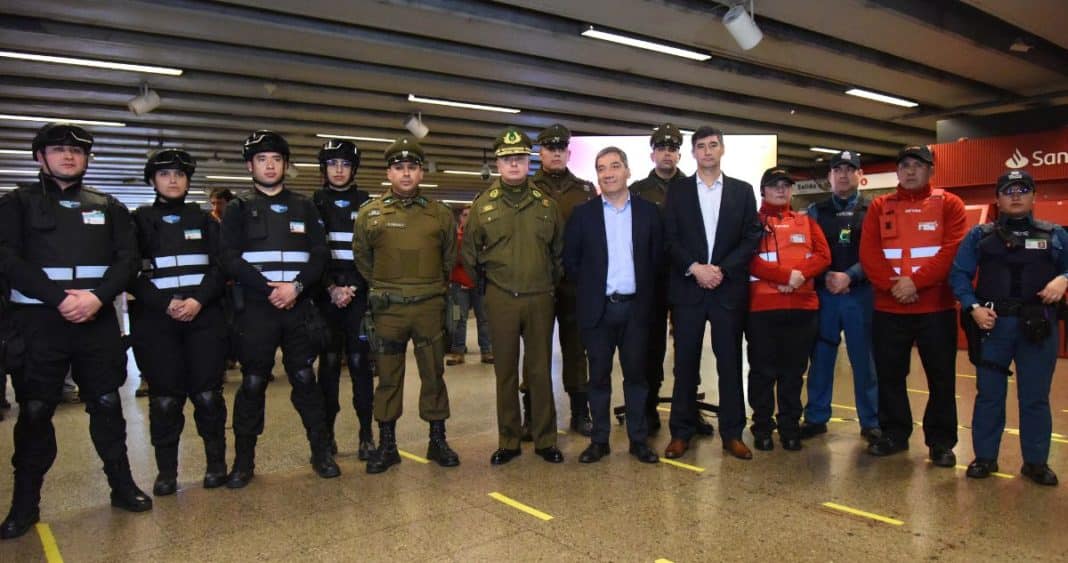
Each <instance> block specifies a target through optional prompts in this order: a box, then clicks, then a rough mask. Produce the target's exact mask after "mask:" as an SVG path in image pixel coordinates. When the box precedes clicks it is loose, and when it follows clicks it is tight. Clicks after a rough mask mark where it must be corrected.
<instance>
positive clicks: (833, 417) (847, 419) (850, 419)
mask: <svg viewBox="0 0 1068 563" xmlns="http://www.w3.org/2000/svg"><path fill="white" fill-rule="evenodd" d="M856 421H857V419H855V418H838V417H837V416H832V417H831V418H829V419H828V420H827V422H856Z"/></svg>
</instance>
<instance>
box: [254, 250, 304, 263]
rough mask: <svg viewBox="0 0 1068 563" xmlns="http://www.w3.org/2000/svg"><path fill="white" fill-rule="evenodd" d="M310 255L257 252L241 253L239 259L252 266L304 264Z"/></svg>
mask: <svg viewBox="0 0 1068 563" xmlns="http://www.w3.org/2000/svg"><path fill="white" fill-rule="evenodd" d="M309 257H310V255H309V254H308V253H307V252H303V251H287V252H282V251H280V250H258V251H255V252H242V253H241V258H244V259H245V261H246V262H249V263H252V264H267V263H270V262H286V263H290V262H291V263H301V264H303V263H306V262H307V261H308V258H309Z"/></svg>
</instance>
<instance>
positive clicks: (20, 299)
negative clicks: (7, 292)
mask: <svg viewBox="0 0 1068 563" xmlns="http://www.w3.org/2000/svg"><path fill="white" fill-rule="evenodd" d="M11 302H12V303H21V304H22V305H44V302H42V301H41V300H40V299H34V298H33V297H29V296H27V295H25V294H24V293H22V292H21V291H19V290H17V289H12V290H11Z"/></svg>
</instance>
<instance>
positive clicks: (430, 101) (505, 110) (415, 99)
mask: <svg viewBox="0 0 1068 563" xmlns="http://www.w3.org/2000/svg"><path fill="white" fill-rule="evenodd" d="M408 101H409V102H422V103H424V104H435V105H439V106H449V107H454V108H465V109H477V110H482V111H498V112H501V113H519V111H520V110H517V109H515V108H506V107H501V106H487V105H484V104H469V103H467V102H454V101H451V100H439V99H436V98H422V97H419V96H416V95H415V94H408Z"/></svg>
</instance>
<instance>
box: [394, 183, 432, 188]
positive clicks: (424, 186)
mask: <svg viewBox="0 0 1068 563" xmlns="http://www.w3.org/2000/svg"><path fill="white" fill-rule="evenodd" d="M381 185H383V186H392V185H393V184H390V183H389V182H382V184H381ZM419 187H420V188H436V187H438V185H437V184H419Z"/></svg>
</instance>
